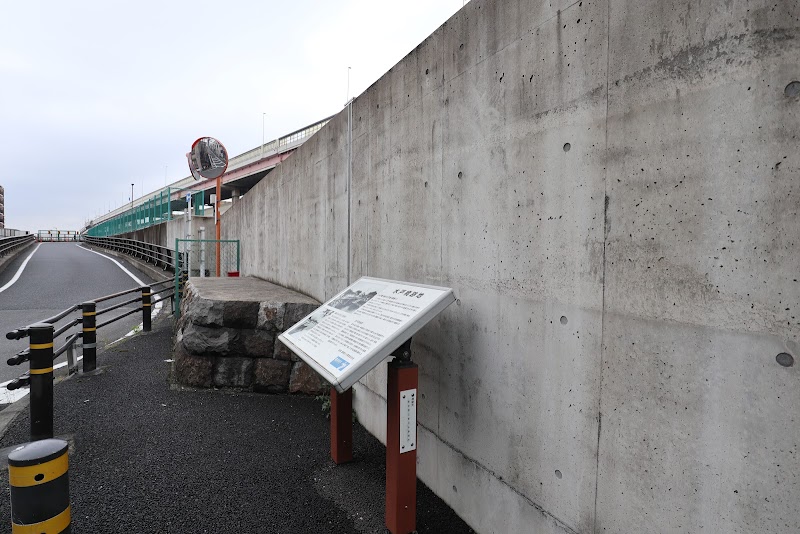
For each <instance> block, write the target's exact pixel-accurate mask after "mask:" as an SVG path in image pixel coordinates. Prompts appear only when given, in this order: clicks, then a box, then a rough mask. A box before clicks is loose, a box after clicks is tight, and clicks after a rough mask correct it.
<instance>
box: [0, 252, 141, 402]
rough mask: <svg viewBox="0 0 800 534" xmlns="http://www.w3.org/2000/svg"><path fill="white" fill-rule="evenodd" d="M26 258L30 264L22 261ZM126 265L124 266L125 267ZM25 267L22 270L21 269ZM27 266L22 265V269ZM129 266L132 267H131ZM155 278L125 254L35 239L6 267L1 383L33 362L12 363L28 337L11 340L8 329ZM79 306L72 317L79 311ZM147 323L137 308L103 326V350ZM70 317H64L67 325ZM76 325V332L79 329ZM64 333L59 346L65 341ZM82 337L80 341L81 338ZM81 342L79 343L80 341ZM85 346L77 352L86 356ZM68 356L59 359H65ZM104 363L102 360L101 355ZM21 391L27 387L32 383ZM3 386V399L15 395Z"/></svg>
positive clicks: (0, 312) (1, 298)
mask: <svg viewBox="0 0 800 534" xmlns="http://www.w3.org/2000/svg"><path fill="white" fill-rule="evenodd" d="M23 264H24V269H22V266H23ZM123 268H124V269H123ZM21 269H22V270H21ZM20 270H21V271H20ZM126 271H127V272H126ZM134 277H135V278H136V279H137V280H139V281H141V282H144V283H146V284H147V283H152V282H153V280H152V279H151V278H149V277H148V276H147V275H146V274H144V273H142V272H141V271H139V270H137V269H136V268H135V267H133V266H132V265H131V264H129V263H126V262H125V261H124V260H120V259H116V258H111V257H110V256H104V255H101V254H99V253H97V252H94V251H91V250H89V249H86V248H83V246H81V245H80V244H78V243H41V244H38V245H34V246H33V247H31V248H30V249H28V250H26V251H25V252H24V253H23V254H21V255H20V256H19V257H17V258H16V259H15V260H14V261H13V262H12V263H11V264H9V266H8V267H7V268H6V269H5V270H4V271H3V272H2V273H0V336H1V337H0V384H2V383H5V382H7V381H9V380H12V379H14V378H17V377H18V376H20V375H21V374H23V373H24V372H25V371H27V369H28V366H27V364H22V365H17V366H9V365H7V364H6V360H7V359H8V358H10V357H11V356H14V355H15V354H16V353H17V352H19V351H21V350H23V349H25V348H27V346H28V340H27V339H23V340H19V341H10V340H7V339H5V334H6V332H9V331H11V330H14V329H15V328H20V327H24V326H27V325H29V324H31V323H34V322H38V321H41V320H42V319H46V318H48V317H52V316H54V315H56V314H57V313H59V312H61V311H63V310H65V309H67V308H69V307H71V306H73V305H74V304H78V303H81V302H86V301H89V300H92V299H94V298H98V297H102V296H104V295H110V294H112V293H117V292H119V291H124V290H126V289H131V288H133V287H137V286H139V285H140V284H139V282H138V281H137V280H134ZM133 296H134V295H126V296H125V297H122V298H120V299H117V300H112V301H108V302H104V303H102V305H99V307H100V308H105V307H108V306H110V305H113V304H115V303H117V302H122V301H123V300H130V299H131V298H133ZM132 307H139V306H137V305H136V304H135V303H134V304H131V305H127V306H124V307H122V308H120V309H119V310H114V311H112V312H109V313H108V314H107V315H103V316H101V317H102V319H100V318H98V322H102V321H104V320H107V319H110V318H112V317H115V316H117V315H120V314H121V313H123V312H125V311H129V310H131V309H132ZM76 316H77V312H76V314H74V315H70V317H76ZM140 323H141V314H137V313H134V314H132V315H130V316H128V317H125V318H123V319H121V320H119V321H117V322H114V323H112V324H110V325H107V326H105V327H103V328H101V329H99V330H98V331H97V343H98V352H99V351H101V350H102V349H103V348H104V347H105V346H107V345H108V344H109V343H112V342H113V341H115V340H117V339H119V338H121V337H123V336H125V335H126V333H128V332H130V331H132V330H133V329H134V328H135V327H136V326H137V325H139V324H140ZM63 324H64V322H61V323H59V325H63ZM79 328H80V327H79V326H78V327H75V328H74V329H72V330H71V331H70V332H72V331H75V330H76V329H79ZM65 337H66V334H65V335H62V336H60V337H59V338H58V339H57V340H56V342H55V346H56V348H58V347H60V346H61V345H63V343H64V341H63V340H64V338H65ZM78 343H80V341H79V342H78ZM78 346H79V345H78ZM80 354H81V351H80V349H78V350H76V356H80ZM63 361H64V356H62V357H60V358H59V359H58V360H57V362H63ZM98 366H102V363H101V362H100V361H98ZM19 391H23V392H24V391H27V388H25V389H23V390H19ZM16 397H17V396H16V395H9V394H7V390H6V388H5V386H2V387H0V404H2V403H7V402H9V401H11V400H13V399H15V398H16Z"/></svg>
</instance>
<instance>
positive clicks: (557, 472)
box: [556, 469, 561, 478]
mask: <svg viewBox="0 0 800 534" xmlns="http://www.w3.org/2000/svg"><path fill="white" fill-rule="evenodd" d="M556 478H561V471H559V470H558V469H556Z"/></svg>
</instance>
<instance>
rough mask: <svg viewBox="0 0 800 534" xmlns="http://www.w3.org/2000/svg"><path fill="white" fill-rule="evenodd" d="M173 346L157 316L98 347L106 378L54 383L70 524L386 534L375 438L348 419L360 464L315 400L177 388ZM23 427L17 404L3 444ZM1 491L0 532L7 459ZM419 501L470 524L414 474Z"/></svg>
mask: <svg viewBox="0 0 800 534" xmlns="http://www.w3.org/2000/svg"><path fill="white" fill-rule="evenodd" d="M171 347H172V321H171V319H170V318H164V319H162V320H161V321H159V322H157V323H156V324H155V325H154V329H153V332H150V333H147V334H138V335H136V336H134V337H132V338H131V339H129V340H126V341H124V342H122V343H120V344H119V345H117V346H115V347H114V348H112V349H109V350H107V351H105V352H104V353H101V354H100V355H99V356H98V365H100V366H101V368H102V370H103V372H102V373H101V374H99V375H97V376H87V377H84V376H80V375H77V376H73V377H72V378H70V379H68V380H64V381H63V382H61V383H58V384H57V385H56V389H55V404H56V408H55V433H56V437H62V438H64V439H68V440H70V442H71V443H72V445H73V447H72V449H73V450H72V451H71V453H70V488H71V497H72V527H73V531H74V532H93V533H105V532H115V533H117V532H137V533H139V532H142V533H144V532H147V533H150V532H190V533H206V532H208V533H227V532H237V533H262V532H263V533H272V532H275V533H278V532H280V533H303V534H305V533H309V534H313V533H337V534H341V533H361V532H367V533H384V532H387V531H386V529H385V528H384V527H383V506H384V486H383V484H384V476H385V471H384V454H385V451H384V448H383V446H382V445H381V444H380V442H378V441H377V440H376V439H375V438H373V437H372V436H371V435H369V434H368V433H367V432H366V431H365V430H364V429H363V428H362V427H361V426H360V425H356V428H355V429H354V456H355V461H354V462H353V463H351V464H347V465H343V466H336V465H335V464H333V462H332V461H331V460H330V454H329V422H328V420H327V419H326V418H325V416H324V415H323V413H322V411H321V404H320V403H319V402H318V401H316V400H314V399H313V398H309V397H301V396H286V395H259V394H251V393H235V392H223V391H207V390H203V391H190V390H182V389H178V388H175V387H174V386H171V385H170V382H169V380H168V374H169V369H170V364H169V363H168V362H167V361H165V360H169V359H170V358H171V354H170V351H171ZM23 402H24V401H23ZM9 410H14V408H11V409H9ZM6 411H8V410H5V411H4V412H2V413H5V412H6ZM0 424H1V423H0ZM29 426H30V422H29V417H28V411H27V409H25V410H22V411H20V413H19V415H18V416H17V417H16V418H15V419H14V420H13V422H11V423H10V425H9V426H8V427H7V430H6V432H5V434H4V435H3V437H2V439H0V447H11V446H12V445H16V444H19V443H22V442H25V441H27V440H28V432H29ZM6 454H7V452H4V453H3V454H2V459H3V461H5V458H6ZM0 493H2V495H3V497H2V498H0V532H10V531H11V529H10V510H9V499H8V474H7V470H6V469H5V467H4V468H3V469H2V471H1V472H0ZM417 502H418V520H417V524H418V531H419V532H420V533H426V532H429V533H437V534H440V533H461V532H465V533H466V532H472V531H471V530H470V529H469V528H468V527H467V526H466V525H465V524H464V523H463V522H462V521H461V520H460V519H458V517H457V516H455V514H454V513H453V512H452V510H450V509H449V508H448V507H447V506H446V505H444V503H442V501H441V500H440V499H438V498H437V497H436V496H435V495H433V494H432V493H431V492H430V491H429V490H428V489H427V488H426V487H425V486H423V485H422V484H421V483H420V484H419V486H418V496H417Z"/></svg>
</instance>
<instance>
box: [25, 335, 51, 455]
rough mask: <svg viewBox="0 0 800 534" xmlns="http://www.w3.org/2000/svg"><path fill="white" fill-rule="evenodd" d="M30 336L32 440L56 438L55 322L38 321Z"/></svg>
mask: <svg viewBox="0 0 800 534" xmlns="http://www.w3.org/2000/svg"><path fill="white" fill-rule="evenodd" d="M28 332H29V333H30V337H31V345H30V347H31V354H30V363H31V370H30V385H31V408H30V410H31V441H36V440H40V439H47V438H52V437H53V325H51V324H47V323H36V324H33V325H31V326H30V327H29V328H28Z"/></svg>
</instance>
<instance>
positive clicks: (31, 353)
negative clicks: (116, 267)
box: [6, 279, 174, 441]
mask: <svg viewBox="0 0 800 534" xmlns="http://www.w3.org/2000/svg"><path fill="white" fill-rule="evenodd" d="M164 284H167V286H166V288H164V289H160V290H158V291H153V289H152V288H154V287H158V286H162V285H164ZM171 284H172V279H167V280H162V281H160V282H156V283H154V284H150V285H148V286H141V287H135V288H133V289H128V290H126V291H120V292H119V293H114V294H111V295H106V296H104V297H99V298H96V299H94V300H90V301H88V302H84V303H82V304H75V305H74V306H71V307H69V308H67V309H66V310H64V311H62V312H61V313H58V314H57V315H54V316H52V317H49V318H47V319H44V320H42V321H40V322H38V323H34V324H31V325H28V326H26V327H24V328H18V329H16V330H12V331H11V332H8V333H7V334H6V338H7V339H17V340H18V339H23V338H25V337H29V338H30V344H29V347H28V348H27V349H24V350H22V351H20V352H18V353H17V354H16V356H13V357H11V358H9V359H8V360H7V362H6V363H8V365H21V364H23V363H25V362H30V369H29V370H28V371H27V372H26V373H24V374H22V375H20V376H19V377H18V378H16V379H14V380H12V381H11V382H9V384H8V385H7V386H6V387H7V388H8V389H9V390H15V389H18V388H21V387H24V386H29V387H30V390H31V391H30V395H31V400H30V412H31V441H36V440H41V439H47V438H52V437H53V361H54V360H55V359H56V358H58V357H59V356H61V355H62V354H64V353H65V352H66V353H67V368H68V370H67V372H68V373H69V374H73V373H76V372H78V367H77V361H76V359H75V351H74V347H75V343H76V342H77V341H78V339H83V343H82V345H83V346H82V348H83V372H84V373H90V372H92V371H95V370H96V369H97V330H98V329H99V328H102V327H104V326H107V325H109V324H111V323H114V322H116V321H119V320H120V319H122V318H124V317H127V316H129V315H132V314H134V313H136V312H139V311H141V313H142V329H143V330H144V331H145V332H149V331H150V329H151V322H152V314H151V310H152V307H153V305H155V304H158V303H159V302H162V301H164V300H166V299H173V300H174V294H172V293H171V292H172V291H173V288H172V285H171ZM135 292H140V295H139V296H137V297H136V298H133V299H130V300H126V301H123V302H119V303H116V304H114V305H111V306H108V307H106V308H103V309H102V310H98V309H97V304H98V303H100V302H107V301H110V300H113V299H116V298H119V297H123V296H125V295H129V294H131V293H135ZM167 293H168V294H167ZM164 294H166V295H164ZM154 295H164V296H162V297H160V298H159V299H157V300H153V296H154ZM134 302H141V306H139V307H137V308H133V309H132V310H129V311H126V312H124V313H122V314H120V315H117V316H116V317H114V318H112V319H109V320H107V321H104V322H102V323H99V324H98V323H97V318H98V316H100V315H104V314H106V313H109V312H112V311H114V310H117V309H119V308H121V307H123V306H126V305H129V304H133V303H134ZM75 311H80V312H81V316H80V317H74V318H72V320H69V321H68V322H66V323H65V324H62V325H61V326H59V327H58V328H56V326H55V325H56V323H59V322H60V321H62V320H64V319H67V318H68V317H69V316H70V314H71V313H73V312H75ZM77 325H81V331H80V332H72V333H69V334H68V335H67V336H66V338H65V339H64V344H63V345H61V346H60V347H58V348H57V349H56V348H54V347H55V339H57V338H58V337H59V336H61V335H63V334H65V333H67V331H68V330H70V329H71V328H72V327H74V326H77Z"/></svg>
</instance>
